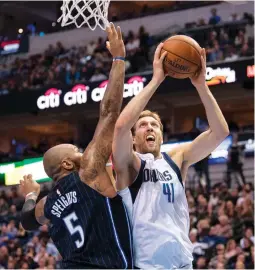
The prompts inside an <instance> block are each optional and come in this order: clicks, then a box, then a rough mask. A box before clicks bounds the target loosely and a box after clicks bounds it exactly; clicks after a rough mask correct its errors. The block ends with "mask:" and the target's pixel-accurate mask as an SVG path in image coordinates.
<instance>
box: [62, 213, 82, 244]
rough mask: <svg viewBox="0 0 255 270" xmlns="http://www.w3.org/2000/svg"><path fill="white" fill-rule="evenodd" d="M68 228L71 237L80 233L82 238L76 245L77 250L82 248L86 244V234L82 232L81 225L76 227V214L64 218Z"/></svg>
mask: <svg viewBox="0 0 255 270" xmlns="http://www.w3.org/2000/svg"><path fill="white" fill-rule="evenodd" d="M63 220H64V222H65V224H66V227H67V229H68V231H69V233H70V234H71V235H73V234H75V233H78V234H79V236H80V240H76V241H75V245H76V247H77V248H81V247H82V246H83V244H84V232H83V230H82V227H81V226H80V225H77V226H74V225H73V222H75V221H76V220H78V218H77V216H76V214H75V212H72V213H71V214H70V215H68V216H66V217H65V218H63Z"/></svg>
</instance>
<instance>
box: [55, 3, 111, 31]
mask: <svg viewBox="0 0 255 270" xmlns="http://www.w3.org/2000/svg"><path fill="white" fill-rule="evenodd" d="M109 4H110V0H72V1H71V0H63V5H62V7H61V10H62V15H61V17H60V18H59V19H58V22H60V21H61V26H67V25H70V24H73V23H74V24H75V25H76V27H77V28H80V27H81V26H82V25H84V24H87V25H88V26H89V28H90V29H91V30H95V29H96V27H97V26H99V27H101V29H103V30H105V28H106V26H107V25H108V24H109V22H108V19H107V17H108V8H109Z"/></svg>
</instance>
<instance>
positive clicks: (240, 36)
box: [235, 29, 247, 49]
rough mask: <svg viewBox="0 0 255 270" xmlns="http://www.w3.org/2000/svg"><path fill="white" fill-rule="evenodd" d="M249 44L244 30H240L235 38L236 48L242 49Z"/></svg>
mask: <svg viewBox="0 0 255 270" xmlns="http://www.w3.org/2000/svg"><path fill="white" fill-rule="evenodd" d="M246 42H247V38H246V36H245V33H244V30H243V29H240V30H239V31H238V35H237V36H236V38H235V47H236V48H237V49H240V48H242V46H243V45H244V44H245V43H246Z"/></svg>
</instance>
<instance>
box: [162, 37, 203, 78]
mask: <svg viewBox="0 0 255 270" xmlns="http://www.w3.org/2000/svg"><path fill="white" fill-rule="evenodd" d="M164 51H167V55H166V57H165V59H164V70H165V73H166V74H168V75H169V76H171V77H173V78H176V79H185V78H188V77H192V76H193V75H194V74H195V73H196V72H197V71H199V69H200V68H201V54H200V52H201V47H200V46H199V44H198V43H197V42H196V41H195V40H194V39H193V38H190V37H188V36H184V35H177V36H172V37H170V38H169V39H167V40H166V41H165V42H164V46H163V49H162V50H161V54H162V53H163V52H164Z"/></svg>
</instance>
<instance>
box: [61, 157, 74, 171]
mask: <svg viewBox="0 0 255 270" xmlns="http://www.w3.org/2000/svg"><path fill="white" fill-rule="evenodd" d="M61 166H62V167H63V168H64V169H65V170H67V171H72V170H73V169H74V163H73V162H72V161H71V160H70V159H68V158H65V159H63V160H62V162H61Z"/></svg>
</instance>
